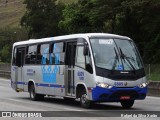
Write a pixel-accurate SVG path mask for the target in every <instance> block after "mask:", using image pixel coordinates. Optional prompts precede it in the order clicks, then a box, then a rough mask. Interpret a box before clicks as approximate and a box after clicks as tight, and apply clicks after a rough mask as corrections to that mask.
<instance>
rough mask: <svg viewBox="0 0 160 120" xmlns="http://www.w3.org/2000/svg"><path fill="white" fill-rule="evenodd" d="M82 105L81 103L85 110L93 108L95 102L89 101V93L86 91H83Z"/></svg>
mask: <svg viewBox="0 0 160 120" xmlns="http://www.w3.org/2000/svg"><path fill="white" fill-rule="evenodd" d="M80 103H81V106H82V107H83V108H87V109H88V108H91V106H92V104H93V102H92V101H90V100H88V98H87V93H86V91H85V90H83V92H82V94H81V97H80Z"/></svg>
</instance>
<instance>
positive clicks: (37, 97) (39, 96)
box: [29, 85, 44, 101]
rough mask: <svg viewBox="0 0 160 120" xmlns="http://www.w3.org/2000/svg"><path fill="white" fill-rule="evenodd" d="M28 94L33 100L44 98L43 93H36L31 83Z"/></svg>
mask: <svg viewBox="0 0 160 120" xmlns="http://www.w3.org/2000/svg"><path fill="white" fill-rule="evenodd" d="M29 96H30V99H31V100H33V101H38V100H43V99H44V95H41V94H37V93H36V92H35V87H34V85H31V86H30V87H29Z"/></svg>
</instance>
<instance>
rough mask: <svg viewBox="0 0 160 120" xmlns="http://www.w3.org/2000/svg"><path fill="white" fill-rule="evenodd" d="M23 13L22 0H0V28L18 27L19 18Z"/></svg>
mask: <svg viewBox="0 0 160 120" xmlns="http://www.w3.org/2000/svg"><path fill="white" fill-rule="evenodd" d="M24 13H25V5H24V4H23V0H8V3H7V4H6V3H5V0H0V28H3V27H8V26H9V27H20V19H21V17H22V16H23V14H24Z"/></svg>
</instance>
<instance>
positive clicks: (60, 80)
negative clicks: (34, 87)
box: [50, 65, 65, 96]
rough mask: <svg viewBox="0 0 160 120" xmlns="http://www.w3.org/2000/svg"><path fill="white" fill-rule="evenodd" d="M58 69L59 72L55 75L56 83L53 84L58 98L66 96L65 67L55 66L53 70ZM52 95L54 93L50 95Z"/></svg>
mask: <svg viewBox="0 0 160 120" xmlns="http://www.w3.org/2000/svg"><path fill="white" fill-rule="evenodd" d="M56 67H57V72H56V73H53V74H55V78H56V79H55V82H54V83H51V84H54V91H55V93H54V95H57V96H64V95H65V84H64V83H65V82H64V76H65V75H64V69H65V65H54V68H53V70H55V69H56ZM50 94H52V93H50Z"/></svg>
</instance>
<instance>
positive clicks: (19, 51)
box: [11, 33, 148, 108]
mask: <svg viewBox="0 0 160 120" xmlns="http://www.w3.org/2000/svg"><path fill="white" fill-rule="evenodd" d="M11 64H12V67H11V86H12V88H13V89H14V90H15V91H17V92H21V91H24V92H29V95H30V98H31V99H32V100H42V99H43V98H44V96H61V97H64V98H65V99H70V100H71V99H79V98H80V102H81V105H82V106H83V107H85V108H89V107H91V105H92V104H93V103H94V102H120V103H121V105H122V107H124V108H130V107H132V106H133V104H134V101H135V100H143V99H145V97H146V93H147V84H148V82H147V79H146V76H145V71H144V66H143V63H142V59H141V57H140V54H139V52H138V50H137V48H136V46H135V44H134V42H133V40H131V39H130V38H128V37H125V36H119V35H114V34H105V33H88V34H73V35H66V36H58V37H51V38H43V39H31V40H28V41H22V42H16V43H14V45H13V52H12V63H11Z"/></svg>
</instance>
